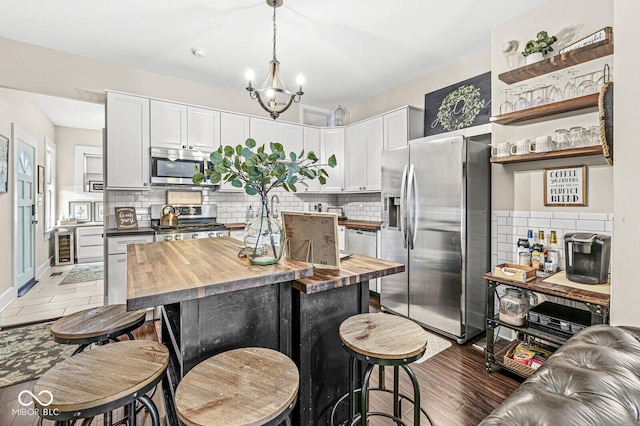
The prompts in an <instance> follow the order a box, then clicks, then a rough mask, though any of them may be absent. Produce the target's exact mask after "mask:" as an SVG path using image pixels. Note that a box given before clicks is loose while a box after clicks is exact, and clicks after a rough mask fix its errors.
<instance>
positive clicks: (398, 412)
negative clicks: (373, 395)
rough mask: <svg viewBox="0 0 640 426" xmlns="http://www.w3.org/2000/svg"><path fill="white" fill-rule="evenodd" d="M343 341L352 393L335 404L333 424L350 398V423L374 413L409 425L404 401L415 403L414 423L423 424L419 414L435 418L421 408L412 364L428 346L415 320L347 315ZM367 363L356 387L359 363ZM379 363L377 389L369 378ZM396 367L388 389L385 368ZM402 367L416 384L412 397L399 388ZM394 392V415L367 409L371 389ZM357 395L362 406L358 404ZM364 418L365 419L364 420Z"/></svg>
mask: <svg viewBox="0 0 640 426" xmlns="http://www.w3.org/2000/svg"><path fill="white" fill-rule="evenodd" d="M339 334H340V340H341V341H342V347H343V348H344V349H345V351H346V352H347V353H348V354H349V356H350V364H349V393H348V394H347V395H345V396H343V397H342V398H340V400H339V401H338V402H337V403H336V405H335V406H334V407H333V410H332V413H331V424H332V425H333V422H334V420H333V417H334V415H335V411H336V408H337V406H338V405H339V404H340V403H341V402H342V401H344V399H345V398H348V406H349V416H350V421H349V422H348V424H351V425H354V424H358V423H359V424H362V425H365V424H366V423H367V418H368V417H371V416H380V417H386V418H389V419H391V420H393V421H394V422H395V423H396V424H398V425H406V424H407V423H405V422H404V421H403V420H402V400H407V401H409V402H411V403H413V425H415V426H418V425H420V413H423V414H424V415H425V417H426V418H427V419H428V420H429V422H430V423H431V424H433V421H432V420H431V418H430V417H429V415H428V414H427V413H426V412H425V411H424V410H423V409H422V408H421V407H420V386H419V384H418V380H417V378H416V376H415V374H414V373H413V371H412V370H411V368H410V367H409V364H411V363H412V362H414V361H416V360H418V359H420V358H421V357H422V356H423V355H424V353H425V351H426V349H427V333H426V332H425V331H424V330H423V329H422V327H420V326H419V325H418V324H416V323H415V322H413V321H411V320H409V319H406V318H402V317H399V316H395V315H390V314H382V313H376V314H359V315H354V316H352V317H349V318H347V319H346V320H344V321H343V322H342V324H340V330H339ZM358 361H362V362H364V363H366V364H367V367H366V369H365V374H364V380H363V384H362V388H360V389H355V387H356V371H357V363H358ZM375 365H378V366H379V367H378V368H379V371H380V384H379V387H377V388H369V379H370V377H371V372H372V370H373V367H374V366H375ZM385 366H393V391H391V390H388V389H386V388H385V385H384V367H385ZM400 367H402V369H403V370H404V371H405V372H406V373H407V375H408V376H409V379H410V380H411V384H412V385H413V399H411V398H409V397H408V396H406V395H403V394H401V393H400V391H399V387H400V385H399V382H400V380H399V372H400V371H399V370H400ZM370 390H371V391H382V392H388V393H393V415H391V414H388V413H384V412H377V411H376V412H367V411H368V408H369V402H368V400H369V391H370ZM356 394H357V395H358V397H359V403H360V406H359V407H356V400H355V397H356ZM363 419H364V420H363Z"/></svg>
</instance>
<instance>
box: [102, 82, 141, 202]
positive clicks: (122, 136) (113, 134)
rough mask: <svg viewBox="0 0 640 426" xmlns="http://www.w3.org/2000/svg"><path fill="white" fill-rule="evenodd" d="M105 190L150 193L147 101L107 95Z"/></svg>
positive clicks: (115, 94) (117, 94)
mask: <svg viewBox="0 0 640 426" xmlns="http://www.w3.org/2000/svg"><path fill="white" fill-rule="evenodd" d="M105 152H106V164H107V171H106V172H107V173H106V183H107V184H106V189H111V190H127V189H133V190H135V189H149V99H146V98H141V97H138V96H131V95H124V94H121V93H115V92H108V93H107V140H106V150H105Z"/></svg>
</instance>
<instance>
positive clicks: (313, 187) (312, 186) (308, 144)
mask: <svg viewBox="0 0 640 426" xmlns="http://www.w3.org/2000/svg"><path fill="white" fill-rule="evenodd" d="M304 152H305V155H306V154H308V153H309V152H313V153H314V154H315V155H316V157H318V158H320V156H321V154H320V129H317V128H315V127H306V126H305V127H304ZM329 174H330V175H331V172H329ZM305 182H306V183H307V185H308V186H304V185H300V188H299V189H300V190H302V191H304V192H320V182H319V181H318V179H313V180H307V181H305Z"/></svg>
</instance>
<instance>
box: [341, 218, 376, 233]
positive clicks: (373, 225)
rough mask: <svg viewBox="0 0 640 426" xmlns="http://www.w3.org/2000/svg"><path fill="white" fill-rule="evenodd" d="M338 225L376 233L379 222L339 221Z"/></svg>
mask: <svg viewBox="0 0 640 426" xmlns="http://www.w3.org/2000/svg"><path fill="white" fill-rule="evenodd" d="M338 225H341V226H348V227H350V228H360V229H373V230H376V231H378V230H380V222H375V221H371V220H349V219H347V220H339V221H338Z"/></svg>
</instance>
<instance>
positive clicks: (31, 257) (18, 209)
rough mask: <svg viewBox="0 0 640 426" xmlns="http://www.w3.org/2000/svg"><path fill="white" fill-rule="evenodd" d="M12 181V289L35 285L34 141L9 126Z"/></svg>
mask: <svg viewBox="0 0 640 426" xmlns="http://www.w3.org/2000/svg"><path fill="white" fill-rule="evenodd" d="M12 139H13V152H14V157H13V159H14V160H13V164H14V166H13V167H14V170H15V175H14V176H15V179H14V190H13V194H14V196H13V200H14V206H15V207H14V215H15V216H14V228H13V229H14V244H15V246H14V247H15V250H14V253H15V273H14V274H15V278H16V281H15V282H16V289H17V292H20V290H21V289H23V288H27V289H28V288H29V287H30V286H31V285H32V284H33V283H35V235H36V223H37V221H36V215H35V205H36V198H35V197H36V195H35V171H36V170H37V163H36V152H37V151H36V147H37V142H36V140H35V139H34V138H33V137H31V135H29V134H28V133H27V132H25V131H24V130H22V129H21V128H19V127H18V126H16V125H15V124H12Z"/></svg>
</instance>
